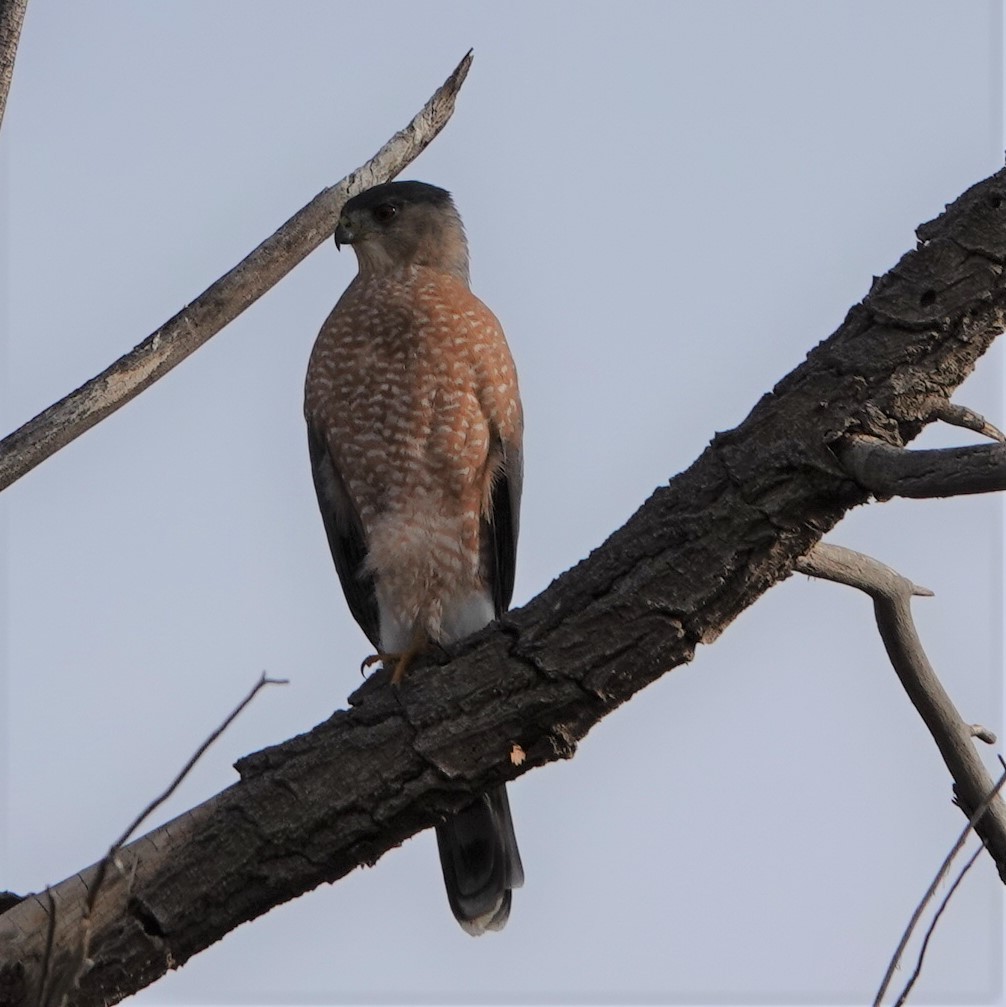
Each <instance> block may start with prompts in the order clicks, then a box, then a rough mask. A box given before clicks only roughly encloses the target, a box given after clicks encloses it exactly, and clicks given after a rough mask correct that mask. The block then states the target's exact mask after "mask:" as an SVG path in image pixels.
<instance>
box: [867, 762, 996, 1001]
mask: <svg viewBox="0 0 1006 1007" xmlns="http://www.w3.org/2000/svg"><path fill="white" fill-rule="evenodd" d="M999 762H1000V763H1002V762H1003V760H1002V756H1000V757H999ZM1004 765H1006V763H1004ZM1004 783H1006V773H1003V775H1002V776H1000V777H999V780H998V781H997V782H996V783H995V784H994V786H993V787H992V789H991V790H990V791H989V793H988V794H987V795H986V796H985V799H984V800H982V801H981V802H980V803H979V805H978V807H977V808H976V809H975V812H974V814H973V815H972V816H971V817H970V818H969V819H968V824H967V825H965V826H964V828H963V829H962V830H961V834H960V835H959V836H958V837H957V842H956V843H954V845H953V847H952V848H951V850H950V852H949V853H948V854H947V855H946V856H945V857H944V858H943V863H942V864H941V865H940V869H939V870H938V871H937V872H936V877H935V878H933V880H932V882H931V883H930V885H929V887H928V888H927V889H926V894H925V895H923V896H922V899H921V901H920V902H919V904H918V905H917V906H916V907H915V912H913V913H912V918H911V919H910V920H909V921H908V926H907V927H905V932H904V933H903V934H902V935H901V940H900V941H899V942H898V946H897V948H896V949H895V952H894V954H893V955H892V956H891V961H890V963H889V964H888V966H887V971H886V972H885V973H884V978H883V981H882V982H881V984H880V989H879V990H878V991H877V995H876V997H874V1000H873V1007H880V1004H881V1003H882V1001H883V999H884V994H885V993H886V992H887V987H888V986H890V984H891V979H892V978H893V977H894V973H895V971H896V970H897V968H898V965H899V964H900V962H901V958H902V956H903V955H904V953H905V948H906V947H907V946H908V942H909V940H911V937H912V933H913V932H914V930H915V927H916V926H917V925H918V922H919V920H920V919H921V918H922V914H923V913H924V912H925V910H926V906H927V905H929V902H930V900H931V899H932V897H933V895H934V894H935V892H936V889H937V888H938V887H939V885H940V882H941V881H942V880H943V879H944V877H946V874H947V872H948V871H949V870H950V865H951V864H952V863H953V861H954V858H955V857H956V856H957V854H958V853H960V851H961V850H962V849H963V847H964V844H965V843H966V842H967V839H968V836H969V835H970V834H971V830H972V829H973V828H974V827H975V825H976V824H977V822H978V820H979V819H980V818H981V817H982V815H984V814H985V812H986V811H987V810H988V809H989V807H990V806H991V805H992V802H993V801H995V800H996V798H997V795H998V793H999V790H1000V789H1001V788H1002V785H1003V784H1004ZM980 851H981V848H979V852H980Z"/></svg>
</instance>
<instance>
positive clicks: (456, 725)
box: [0, 170, 1006, 1005]
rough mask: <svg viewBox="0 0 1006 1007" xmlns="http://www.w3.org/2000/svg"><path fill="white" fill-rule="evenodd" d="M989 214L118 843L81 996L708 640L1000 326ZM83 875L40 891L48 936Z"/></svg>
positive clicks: (263, 906) (186, 945)
mask: <svg viewBox="0 0 1006 1007" xmlns="http://www.w3.org/2000/svg"><path fill="white" fill-rule="evenodd" d="M1004 206H1006V170H1004V171H1003V172H999V173H998V174H996V175H994V176H993V177H992V178H990V179H988V180H986V181H985V182H982V183H980V184H979V185H976V186H974V187H973V188H972V189H970V190H969V191H968V192H966V193H965V194H964V195H963V196H961V197H960V198H959V199H958V200H956V201H955V202H954V203H953V204H952V205H951V206H949V207H948V208H947V210H946V212H945V213H943V214H942V215H941V216H940V217H939V218H938V219H937V220H935V221H933V222H931V223H929V224H927V225H924V226H923V227H922V228H920V230H919V234H920V236H921V237H922V238H923V242H922V244H921V245H920V246H919V247H918V248H917V249H916V250H914V251H911V252H909V253H908V254H907V255H906V256H904V258H902V260H901V262H899V263H898V265H897V266H896V267H895V268H894V269H893V270H891V272H889V273H888V274H887V275H886V276H884V277H882V278H881V279H879V280H878V281H876V282H875V284H874V286H873V289H872V290H871V291H870V293H869V295H868V296H867V297H866V298H865V299H864V301H863V302H862V303H861V304H860V305H857V306H856V307H854V308H853V309H852V310H851V311H850V312H849V315H848V316H847V318H846V320H845V322H844V323H843V324H842V326H841V327H840V328H839V329H838V331H837V332H836V333H835V334H834V335H833V336H831V337H830V338H829V339H827V340H826V341H825V342H823V343H822V344H821V345H820V346H818V347H817V348H815V349H814V350H813V351H811V353H809V354H808V356H807V359H806V360H805V361H804V363H803V364H801V365H800V366H799V367H798V368H797V369H796V370H794V371H793V372H792V373H790V374H789V375H788V376H787V377H785V378H784V379H783V380H782V381H781V382H780V383H779V384H778V385H777V386H776V387H775V389H774V390H773V391H772V393H770V394H768V395H765V396H764V397H763V398H762V399H761V401H760V402H759V403H758V404H757V405H756V406H755V408H754V409H753V410H752V412H751V413H750V415H749V416H748V417H747V419H745V420H744V422H743V423H742V424H741V425H740V426H738V427H737V428H735V429H734V430H731V431H728V432H726V433H721V434H718V435H717V436H716V437H715V438H714V439H713V441H712V443H711V444H710V445H709V447H708V448H707V449H706V450H705V451H704V452H703V454H702V455H701V457H700V458H699V459H698V460H697V461H696V462H695V463H694V464H693V465H692V466H691V467H690V468H689V469H688V470H687V471H685V472H683V473H681V474H680V475H679V476H677V477H675V478H674V479H673V480H671V482H670V483H669V484H668V485H665V486H662V487H660V488H659V489H657V490H656V491H655V493H654V494H653V495H652V496H651V498H650V499H649V500H648V501H647V502H646V503H645V504H644V505H643V506H642V507H641V508H640V509H639V511H637V512H636V514H634V515H633V516H632V518H630V520H629V521H628V522H627V523H626V525H625V526H624V527H623V528H621V529H619V530H618V531H616V532H615V533H614V534H613V535H611V536H610V537H609V538H608V540H607V541H606V542H605V543H604V544H603V545H602V546H600V547H599V548H598V549H597V550H595V551H594V552H593V553H592V554H591V556H590V557H589V558H588V559H587V560H585V561H584V562H582V563H580V564H579V565H578V566H576V567H575V568H574V569H572V570H570V571H568V572H567V573H566V574H564V575H563V576H562V577H560V578H558V579H557V580H556V581H555V582H554V583H553V584H552V585H551V586H550V587H549V588H548V589H547V590H546V591H544V592H543V593H542V594H541V595H539V596H538V597H537V598H536V599H535V600H534V601H532V602H531V603H530V604H528V605H527V606H525V607H524V608H522V609H519V610H516V611H514V612H511V613H509V614H508V615H507V617H506V619H505V620H504V621H503V622H502V623H501V624H499V625H497V626H494V627H491V628H489V629H487V630H486V631H484V632H482V633H480V634H478V635H477V636H476V637H473V638H472V639H470V640H468V641H465V642H464V643H463V644H461V645H459V647H457V648H456V649H455V650H454V651H453V652H452V655H451V656H450V659H449V660H448V661H447V663H446V664H444V665H443V666H441V667H439V668H434V667H432V666H430V665H429V664H428V663H427V665H426V666H425V667H423V666H418V667H416V668H414V669H413V670H412V671H411V673H410V675H409V676H408V678H407V679H406V681H405V682H404V684H403V685H402V687H401V688H400V689H390V688H386V687H384V685H385V683H386V681H387V678H386V676H385V675H384V674H383V673H378V674H377V675H375V676H374V677H373V678H372V679H370V680H369V681H368V682H367V683H365V684H364V686H363V687H362V688H361V689H360V690H358V692H357V693H356V694H355V695H354V696H353V697H351V704H352V706H351V708H350V709H349V710H344V711H339V712H337V713H335V714H334V715H333V716H332V717H331V718H330V719H329V720H328V721H326V722H325V723H323V724H321V725H319V726H318V727H316V728H315V729H314V730H313V731H311V732H309V733H307V734H305V735H302V736H300V737H297V738H294V739H292V740H291V741H288V742H286V743H284V744H282V745H278V746H276V747H274V748H270V749H267V750H265V751H263V752H260V753H257V754H256V755H254V756H250V757H248V758H246V759H244V760H242V761H241V762H240V763H239V764H238V770H239V773H240V774H241V780H240V782H238V783H236V784H234V785H233V786H232V787H230V788H228V789H227V790H225V791H223V792H222V793H220V794H218V795H217V796H216V797H214V798H212V799H211V800H209V801H207V802H205V803H204V804H202V805H200V806H199V807H197V808H195V809H193V810H192V811H190V812H188V813H187V814H185V815H182V816H181V817H179V818H178V819H176V820H175V821H173V822H171V823H169V824H168V825H166V826H164V827H162V828H160V829H157V830H155V831H154V832H152V833H150V834H149V835H148V836H146V837H143V838H141V839H139V840H136V841H135V842H133V843H131V844H130V845H129V846H127V847H125V848H124V849H123V851H122V856H123V857H127V856H128V857H129V858H130V859H131V860H132V861H133V864H134V876H133V880H132V884H131V885H129V886H127V885H126V884H125V882H124V881H123V879H122V878H121V877H120V878H113V879H110V882H109V888H108V890H107V893H106V897H105V898H103V899H102V900H101V901H102V905H103V906H105V907H106V910H105V913H104V915H103V917H102V919H101V920H100V921H96V922H95V931H94V938H93V941H92V960H93V966H92V968H91V969H90V971H89V972H88V973H87V974H86V975H84V976H83V977H82V980H81V988H80V992H79V994H78V1002H79V1003H80V1004H82V1005H84V1004H97V1003H102V1002H115V1001H117V1000H118V999H121V998H122V997H123V996H125V995H127V994H128V993H129V992H132V991H134V990H136V989H138V988H140V987H142V986H144V985H147V984H149V983H150V982H152V981H153V980H154V979H155V978H157V976H159V975H161V974H163V973H164V972H165V971H166V970H167V968H169V967H175V966H178V965H181V964H183V963H184V962H185V961H186V960H187V959H188V958H190V957H191V956H192V955H194V954H196V953H198V952H199V951H201V950H202V949H203V948H205V947H207V946H208V945H209V944H211V943H213V942H214V941H215V940H218V939H219V938H220V937H222V936H223V935H224V934H226V933H227V932H228V931H229V930H231V929H233V928H234V927H236V926H238V925H239V924H240V923H241V922H243V921H245V920H249V919H252V918H254V917H256V916H258V915H260V914H262V913H264V912H266V911H268V909H270V908H271V907H272V906H274V905H277V904H279V903H280V902H283V901H286V900H288V899H291V898H294V897H295V896H297V895H299V894H301V893H302V892H305V891H307V890H309V889H310V888H313V887H315V886H317V885H319V884H321V883H322V882H331V881H334V880H336V879H338V878H340V877H342V876H343V875H345V874H347V873H348V872H349V871H351V870H353V869H354V868H355V867H356V866H358V865H360V864H372V863H374V862H375V861H376V860H377V859H378V858H379V857H380V856H382V855H383V854H384V853H385V852H386V851H387V850H389V849H391V848H392V847H394V846H396V845H398V844H399V843H401V842H402V841H403V840H404V839H406V838H407V837H408V836H410V835H413V834H415V833H416V832H418V831H420V830H422V829H424V828H427V827H428V826H430V825H431V824H433V823H434V822H436V821H438V820H439V819H441V818H442V817H443V816H444V815H446V814H448V813H451V812H453V811H456V810H457V809H458V808H459V807H461V806H462V805H463V804H464V803H466V802H467V801H468V800H470V797H471V795H472V794H473V793H477V792H480V791H484V790H486V789H488V788H489V787H491V786H494V785H496V784H498V783H500V782H502V781H504V780H509V779H514V778H516V777H517V776H520V775H522V774H523V773H525V772H527V771H528V770H530V769H533V768H535V767H537V766H541V765H544V764H545V763H548V762H551V761H554V760H556V759H559V758H568V757H570V756H571V755H572V754H573V752H574V750H575V746H576V743H577V741H578V740H579V739H580V738H581V737H583V736H584V735H585V734H586V733H587V731H588V730H589V729H590V728H591V727H592V726H593V725H594V724H595V723H597V722H598V721H599V720H600V719H601V718H602V717H604V716H605V715H606V714H608V713H610V712H611V711H612V710H613V709H615V708H616V707H617V706H619V705H620V704H621V703H623V702H624V701H625V700H627V699H628V698H630V697H631V696H632V695H634V694H635V693H636V692H638V691H639V690H640V689H642V688H643V687H644V686H646V685H648V684H649V683H650V682H652V681H654V680H655V679H656V678H658V677H659V676H661V675H662V674H664V673H665V672H666V671H668V670H669V669H671V668H674V667H676V666H678V665H680V664H683V663H685V662H686V661H689V660H690V659H691V657H692V655H693V653H694V651H695V647H696V646H697V645H698V644H700V643H709V642H711V641H713V640H714V639H715V638H716V637H717V636H718V635H719V633H721V632H722V631H723V629H725V628H726V627H727V626H728V625H729V623H730V622H731V621H732V620H733V619H734V618H735V617H736V616H737V615H738V614H739V613H740V612H741V611H743V610H744V609H745V608H746V607H747V606H749V605H751V604H752V603H753V602H754V601H756V600H757V599H758V598H759V597H760V596H761V595H762V594H763V593H764V592H765V591H767V590H768V589H769V588H770V587H771V586H772V585H773V584H775V583H777V582H778V581H779V580H781V579H783V578H785V577H786V576H788V575H789V573H790V572H791V571H792V569H793V567H794V564H795V563H796V562H797V560H798V559H799V558H800V557H801V556H803V555H805V554H806V553H807V552H808V551H809V550H810V549H811V548H812V547H813V546H814V545H815V543H816V542H817V541H818V540H819V539H820V537H821V536H822V535H823V534H825V533H826V532H827V531H828V530H830V529H831V528H832V527H833V526H834V525H835V523H836V522H838V521H839V520H840V519H841V517H842V516H843V514H844V513H845V512H846V511H847V510H848V509H849V508H851V507H853V506H856V505H857V504H862V503H865V502H866V501H867V499H868V498H867V494H866V491H865V490H863V488H862V487H860V486H858V485H857V484H856V483H855V482H854V481H852V480H851V479H849V478H848V476H847V474H846V472H845V470H844V469H843V468H842V467H841V465H840V464H839V463H838V461H837V459H836V457H835V455H834V454H833V453H832V451H831V450H830V447H829V445H833V444H835V443H836V442H838V441H839V440H840V439H841V438H842V437H845V436H848V435H850V434H853V433H865V434H868V435H870V436H873V437H878V438H883V439H887V440H889V441H891V442H892V443H895V444H902V443H904V442H906V441H908V440H910V439H911V438H912V437H914V436H915V435H916V434H917V433H918V432H919V430H920V429H921V428H922V426H923V425H924V423H925V422H926V421H927V420H926V417H927V416H928V412H927V410H929V409H930V406H931V402H932V400H933V398H934V396H935V397H943V398H944V399H946V400H949V398H950V396H951V394H952V393H953V391H954V389H955V388H956V387H957V386H958V385H959V384H960V383H961V382H962V381H963V380H964V378H965V377H966V376H967V375H968V374H969V373H970V371H971V370H972V368H973V367H974V364H975V361H976V360H977V359H978V358H979V357H980V356H981V354H982V353H984V352H985V350H986V349H987V348H988V347H989V346H990V345H991V343H992V341H993V339H994V338H995V337H996V336H997V335H998V334H999V333H1000V332H1001V331H1002V329H1003V326H1004V320H1006V277H1004V275H1003V270H1002V269H1001V268H1000V265H999V263H1001V262H1003V261H1006V227H1004V226H1003V216H1004V214H1006V211H1004V210H1003V207H1004ZM518 752H523V754H524V759H523V760H521V759H520V758H514V757H513V755H514V753H518ZM94 870H95V869H94V868H88V869H87V870H85V871H82V872H81V873H80V874H78V875H75V876H74V877H72V878H70V879H68V880H66V881H64V882H62V883H61V884H59V885H57V886H56V887H55V888H53V890H52V892H53V897H54V899H55V900H56V903H57V906H58V910H59V921H58V925H57V931H58V932H57V944H58V945H60V946H62V942H63V941H64V940H65V939H66V934H67V933H70V934H72V933H73V931H74V928H75V927H77V926H79V924H80V919H81V913H82V910H83V906H84V905H85V902H86V891H87V886H88V884H89V883H91V882H92V881H93V878H94ZM193 879H198V881H194V880H193ZM46 919H47V914H46V907H45V905H44V903H43V902H42V901H41V900H40V899H39V898H38V897H29V898H26V899H25V900H24V901H23V902H21V903H19V904H18V905H16V906H14V907H13V908H12V909H10V910H8V911H7V912H6V913H5V914H4V915H2V916H0V947H3V948H4V949H5V951H6V954H5V959H4V962H3V964H0V987H2V985H3V982H4V979H5V971H6V973H7V975H10V972H11V970H12V969H14V968H16V967H20V968H21V969H23V973H24V975H25V976H27V977H29V979H31V980H34V979H35V978H36V977H37V974H38V967H39V963H40V961H41V957H42V952H43V947H42V944H43V941H42V935H43V934H44V930H45V921H46ZM15 1002H16V1001H15Z"/></svg>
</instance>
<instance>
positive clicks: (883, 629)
mask: <svg viewBox="0 0 1006 1007" xmlns="http://www.w3.org/2000/svg"><path fill="white" fill-rule="evenodd" d="M796 568H797V569H798V570H801V571H803V572H804V573H807V574H810V575H812V576H815V577H822V578H824V579H826V580H833V581H837V582H838V583H841V584H847V585H849V586H850V587H855V588H858V589H859V590H860V591H864V592H865V593H866V594H868V595H870V597H871V598H872V599H873V612H874V616H875V618H876V620H877V628H878V630H879V631H880V637H881V639H882V640H883V642H884V647H885V649H886V650H887V656H888V657H889V658H890V660H891V665H892V666H893V668H894V670H895V672H896V674H897V676H898V679H899V680H900V681H901V684H902V686H903V687H904V689H905V692H906V693H908V698H909V699H910V700H911V701H912V704H913V705H914V706H915V709H916V710H917V711H918V713H919V716H921V717H922V719H923V721H924V722H925V725H926V727H927V728H928V729H929V733H930V734H931V735H932V737H933V740H934V741H935V742H936V746H937V748H939V750H940V755H941V756H942V757H943V761H944V762H945V763H946V766H947V769H948V770H949V771H950V775H951V776H952V777H953V779H954V794H955V798H956V800H957V802H958V804H959V805H960V807H961V810H962V811H963V812H964V814H965V815H970V813H971V812H972V810H973V809H974V808H976V807H978V806H979V805H980V804H982V803H983V800H984V798H985V795H986V794H988V793H989V791H990V790H991V789H992V778H991V777H990V776H989V774H988V772H987V771H986V769H985V765H984V763H983V762H982V760H981V758H980V757H979V756H978V753H977V751H976V750H975V746H974V738H973V732H972V728H971V725H970V724H968V723H966V722H965V721H964V719H963V718H962V717H961V715H960V713H959V712H958V711H957V708H956V707H955V706H954V704H953V701H952V700H951V698H950V696H949V695H948V694H947V691H946V689H944V688H943V684H942V683H941V682H940V680H939V677H938V676H937V674H936V672H935V670H934V669H933V666H932V664H930V662H929V658H928V657H927V656H926V651H925V648H924V647H923V646H922V641H921V640H920V639H919V634H918V630H917V629H916V628H915V621H914V619H913V618H912V606H911V599H912V596H913V595H926V594H931V593H932V592H930V591H928V590H926V589H925V588H920V587H917V586H916V585H915V584H913V583H912V582H911V581H910V580H908V579H907V578H905V577H902V576H901V574H899V573H898V572H897V571H895V570H892V569H891V568H890V567H888V566H885V565H884V564H883V563H881V562H879V561H878V560H875V559H873V558H872V557H871V556H866V555H864V554H863V553H858V552H854V551H853V550H852V549H843V548H842V547H841V546H836V545H831V544H829V543H826V542H819V543H818V544H817V545H816V546H815V547H814V548H813V549H812V550H811V551H810V552H809V553H807V555H806V556H804V557H802V558H801V559H799V560H798V561H797V563H796ZM975 831H976V832H977V833H978V835H979V836H981V838H982V841H983V842H984V843H985V846H986V848H987V849H988V851H989V855H990V856H991V857H992V859H993V860H994V861H995V863H996V867H997V868H998V870H999V876H1000V877H1001V878H1002V879H1003V881H1004V882H1006V804H1004V803H1003V801H1002V800H1000V799H998V798H996V799H994V800H993V802H992V804H991V805H990V806H988V809H987V811H986V813H985V815H983V816H982V818H981V819H980V820H979V821H978V822H977V824H976V828H975Z"/></svg>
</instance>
